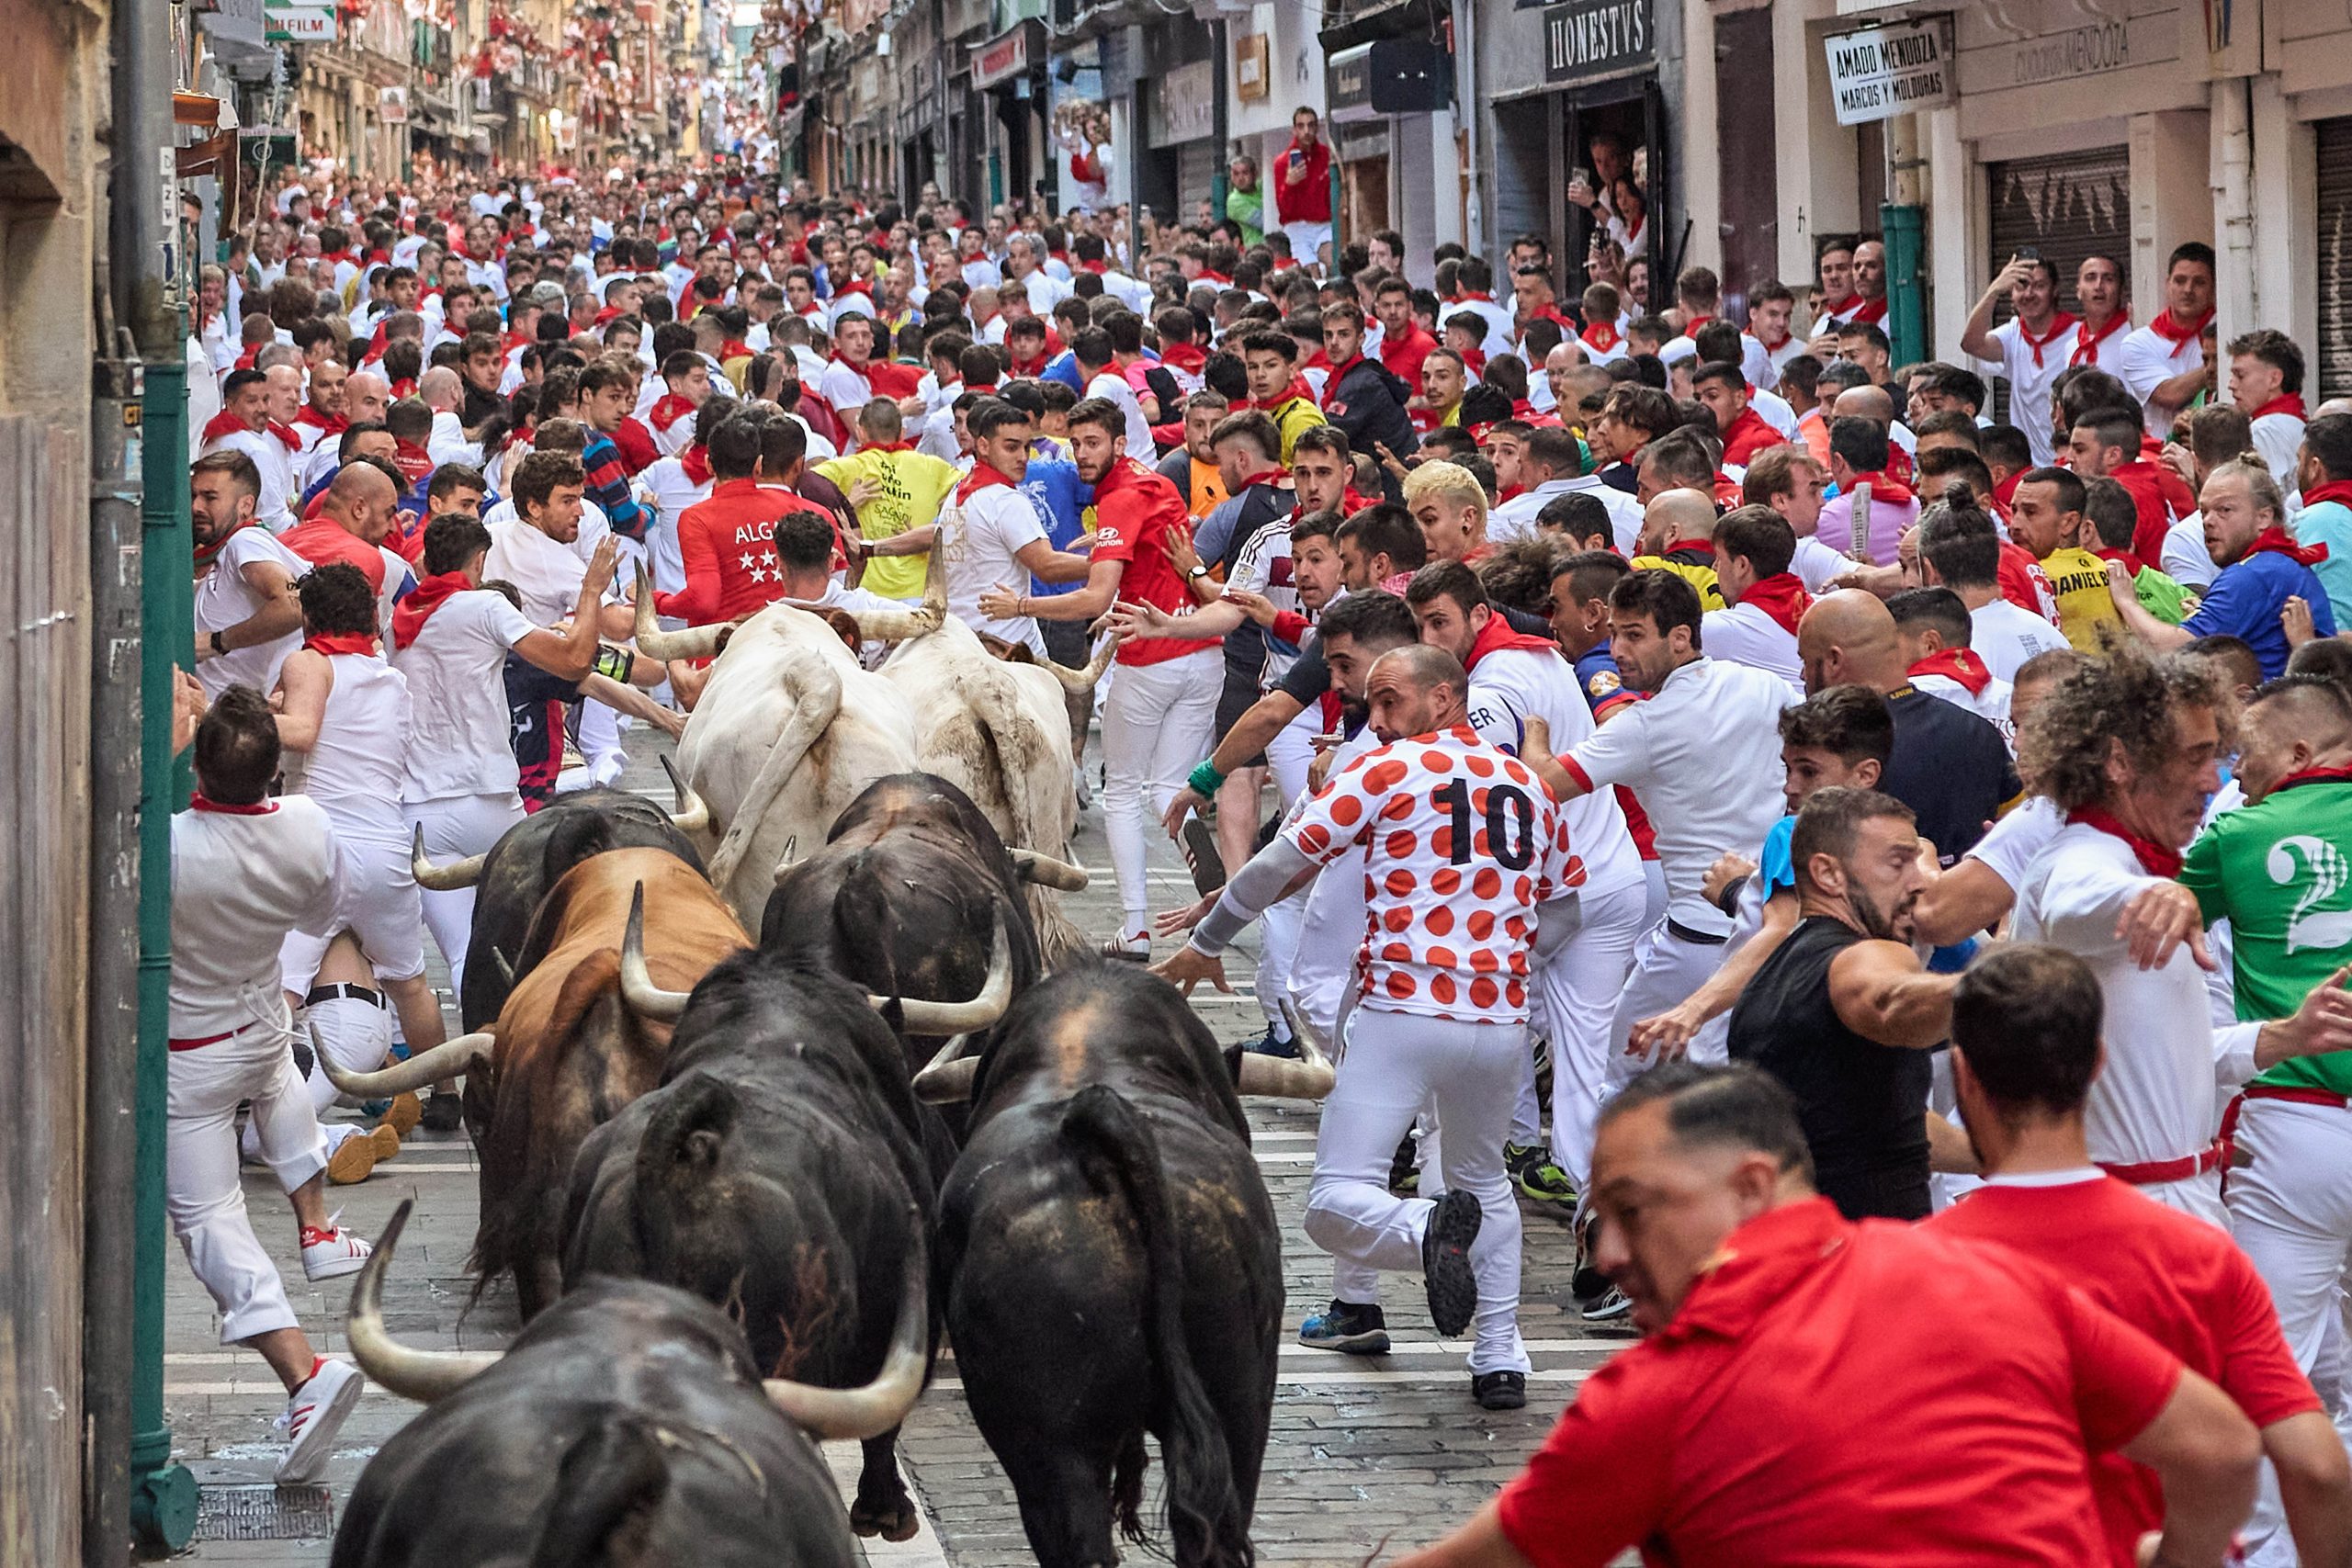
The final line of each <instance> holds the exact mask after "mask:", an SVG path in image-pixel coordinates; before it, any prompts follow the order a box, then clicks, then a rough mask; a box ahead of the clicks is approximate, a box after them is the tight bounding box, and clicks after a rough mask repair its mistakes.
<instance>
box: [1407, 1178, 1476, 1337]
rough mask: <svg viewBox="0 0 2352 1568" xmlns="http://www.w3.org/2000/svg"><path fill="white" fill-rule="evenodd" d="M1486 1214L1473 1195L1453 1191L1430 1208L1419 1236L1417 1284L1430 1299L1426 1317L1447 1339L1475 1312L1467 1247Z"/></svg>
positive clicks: (1460, 1328)
mask: <svg viewBox="0 0 2352 1568" xmlns="http://www.w3.org/2000/svg"><path fill="white" fill-rule="evenodd" d="M1485 1220H1486V1214H1485V1213H1484V1212H1483V1211H1481V1210H1480V1208H1479V1207H1478V1199H1477V1196H1476V1194H1475V1193H1470V1192H1464V1191H1460V1190H1455V1191H1453V1192H1449V1193H1447V1194H1446V1195H1445V1196H1444V1197H1442V1198H1440V1199H1439V1200H1438V1201H1437V1202H1436V1203H1435V1204H1434V1205H1432V1206H1431V1207H1430V1217H1429V1227H1428V1229H1426V1230H1424V1231H1423V1232H1422V1233H1421V1284H1422V1287H1423V1289H1425V1290H1427V1291H1428V1292H1429V1298H1430V1320H1431V1321H1432V1322H1433V1323H1435V1324H1436V1325H1437V1331H1438V1332H1439V1333H1440V1334H1442V1335H1443V1336H1444V1337H1446V1338H1448V1339H1451V1338H1453V1337H1454V1336H1456V1335H1458V1334H1460V1333H1461V1332H1462V1331H1463V1330H1464V1329H1465V1328H1467V1327H1469V1326H1470V1320H1471V1319H1472V1318H1473V1317H1475V1316H1476V1315H1477V1312H1478V1279H1477V1276H1476V1274H1474V1273H1473V1272H1472V1271H1471V1269H1470V1247H1471V1244H1472V1243H1474V1242H1476V1240H1477V1239H1478V1227H1479V1225H1480V1224H1483V1223H1484V1222H1485Z"/></svg>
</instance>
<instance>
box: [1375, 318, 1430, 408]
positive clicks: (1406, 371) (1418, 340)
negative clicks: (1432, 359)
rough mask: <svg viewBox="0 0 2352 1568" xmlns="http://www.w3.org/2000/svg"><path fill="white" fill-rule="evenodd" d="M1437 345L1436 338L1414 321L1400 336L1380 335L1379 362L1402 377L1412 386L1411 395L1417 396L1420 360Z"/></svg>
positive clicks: (1406, 383)
mask: <svg viewBox="0 0 2352 1568" xmlns="http://www.w3.org/2000/svg"><path fill="white" fill-rule="evenodd" d="M1437 346H1438V342H1437V339H1435V338H1433V337H1431V336H1430V334H1429V333H1426V332H1423V331H1422V330H1421V326H1420V323H1419V322H1418V321H1416V322H1414V323H1413V325H1412V326H1411V327H1409V328H1408V329H1407V331H1406V333H1405V334H1404V335H1403V336H1402V337H1391V336H1389V335H1387V334H1386V333H1383V334H1382V335H1381V339H1380V362H1381V363H1382V364H1383V365H1385V366H1386V367H1388V368H1389V369H1390V370H1391V371H1393V372H1395V373H1396V374H1397V375H1398V376H1401V377H1403V378H1405V385H1407V386H1408V387H1410V388H1412V389H1413V395H1414V396H1415V397H1419V396H1420V395H1421V361H1422V360H1424V359H1427V358H1428V357H1429V356H1430V354H1431V352H1433V351H1434V350H1435V349H1436V348H1437Z"/></svg>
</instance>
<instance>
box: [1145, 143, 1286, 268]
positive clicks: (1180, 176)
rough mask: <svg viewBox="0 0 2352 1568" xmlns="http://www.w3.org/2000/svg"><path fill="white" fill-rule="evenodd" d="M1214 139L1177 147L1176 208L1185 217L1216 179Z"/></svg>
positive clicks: (1191, 211) (1187, 216)
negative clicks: (1177, 200) (1177, 195)
mask: <svg viewBox="0 0 2352 1568" xmlns="http://www.w3.org/2000/svg"><path fill="white" fill-rule="evenodd" d="M1216 148H1217V143H1216V138H1215V137H1207V138H1204V139H1203V140H1201V141H1187V142H1185V143H1184V144H1183V145H1182V146H1181V147H1179V148H1177V149H1176V188H1177V190H1178V192H1179V194H1180V195H1181V197H1182V200H1181V201H1180V202H1179V204H1178V206H1177V211H1178V213H1179V215H1180V216H1181V217H1182V219H1183V220H1185V221H1188V222H1189V221H1190V220H1191V219H1192V214H1193V207H1194V206H1195V205H1196V204H1198V203H1200V202H1204V201H1206V200H1207V199H1208V198H1209V187H1210V186H1212V185H1214V184H1215V183H1216ZM1299 259H1300V260H1302V261H1304V260H1305V259H1306V258H1305V257H1303V256H1302V257H1301V258H1299Z"/></svg>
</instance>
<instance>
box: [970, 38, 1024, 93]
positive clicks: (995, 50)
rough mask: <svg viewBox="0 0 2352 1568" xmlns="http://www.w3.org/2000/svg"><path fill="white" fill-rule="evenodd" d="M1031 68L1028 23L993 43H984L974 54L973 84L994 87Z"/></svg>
mask: <svg viewBox="0 0 2352 1568" xmlns="http://www.w3.org/2000/svg"><path fill="white" fill-rule="evenodd" d="M1028 69H1029V28H1028V27H1027V26H1026V24H1023V25H1021V26H1017V27H1015V28H1013V29H1012V31H1011V32H1009V33H1007V34H1005V35H1004V36H1003V37H1002V38H1001V39H996V40H995V41H994V42H992V43H985V44H982V45H981V46H980V47H979V48H978V50H977V51H974V53H973V55H972V85H973V86H975V87H992V86H994V85H996V84H998V83H999V82H1001V81H1004V80H1005V79H1006V78H1008V77H1012V76H1018V75H1020V74H1021V73H1023V72H1024V71H1027V70H1028Z"/></svg>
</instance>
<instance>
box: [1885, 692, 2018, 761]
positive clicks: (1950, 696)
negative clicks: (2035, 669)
mask: <svg viewBox="0 0 2352 1568" xmlns="http://www.w3.org/2000/svg"><path fill="white" fill-rule="evenodd" d="M1911 683H1912V684H1913V685H1915V686H1917V687H1918V688H1919V690H1921V691H1923V692H1925V693H1927V694H1928V695H1929V696H1931V697H1941V698H1942V699H1943V700H1944V701H1946V702H1948V703H1950V704H1951V705H1953V706H1954V707H1963V708H1966V709H1967V710H1968V711H1969V712H1971V713H1973V714H1974V715H1975V716H1977V717H1979V718H1981V719H1983V720H1985V722H1986V723H1987V724H1990V725H1991V726H1992V727H1993V728H1996V729H1997V730H1999V731H2000V732H2001V739H2004V740H2006V741H2007V742H2008V743H2009V750H2011V751H2015V750H2017V749H2018V727H2017V726H2016V725H2015V724H2013V723H2011V722H2010V720H2009V693H2010V690H2011V688H2010V686H2009V683H2008V682H2007V681H2003V680H2000V679H1997V678H1996V679H1994V680H1989V681H1987V682H1985V689H1984V690H1983V691H1981V692H1972V691H1970V690H1969V689H1968V688H1967V687H1966V686H1963V685H1962V684H1961V683H1960V682H1958V681H1955V680H1953V679H1952V678H1951V676H1949V675H1919V674H1914V675H1913V676H1912V677H1911Z"/></svg>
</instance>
